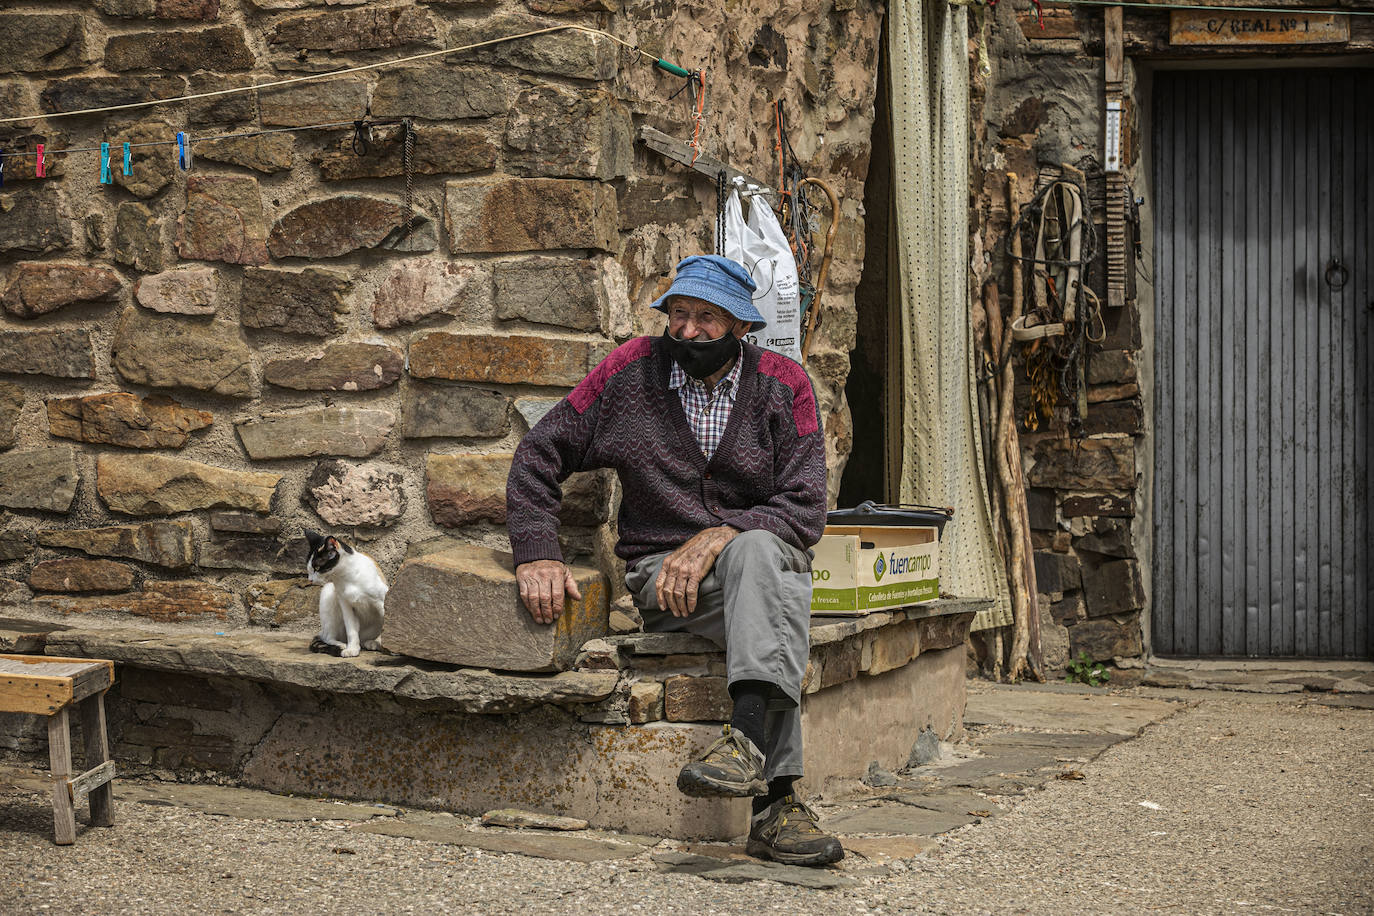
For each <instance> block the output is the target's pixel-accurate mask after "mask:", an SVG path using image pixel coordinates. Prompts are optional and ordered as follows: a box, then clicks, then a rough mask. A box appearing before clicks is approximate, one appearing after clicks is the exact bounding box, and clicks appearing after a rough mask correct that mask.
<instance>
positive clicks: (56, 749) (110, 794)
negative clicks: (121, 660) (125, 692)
mask: <svg viewBox="0 0 1374 916" xmlns="http://www.w3.org/2000/svg"><path fill="white" fill-rule="evenodd" d="M112 684H114V662H111V661H102V660H100V659H90V658H48V657H44V656H41V655H0V712H24V713H32V714H33V715H38V716H47V718H48V759H49V760H50V761H51V766H52V772H51V773H50V774H49V775H50V778H51V779H52V813H53V833H54V834H55V839H56V841H57V844H58V845H59V846H67V845H70V844H72V843H74V842H76V806H77V805H79V804H80V803H81V801H82V799H84V798H89V799H90V804H91V826H92V827H110V826H112V825H113V824H114V791H113V786H112V785H111V781H112V780H113V779H114V777H115V765H114V761H113V760H111V759H110V743H109V739H108V738H107V737H106V734H105V691H107V690H109V689H110V686H111V685H112ZM74 703H76V704H80V709H81V733H82V735H83V736H84V737H85V740H86V766H87V768H88V769H87V770H86V772H84V773H82V774H81V775H80V776H77V777H75V778H73V776H72V736H71V723H70V719H69V718H68V710H69V709H70V708H71V706H72V704H74Z"/></svg>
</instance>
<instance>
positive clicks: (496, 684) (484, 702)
mask: <svg viewBox="0 0 1374 916" xmlns="http://www.w3.org/2000/svg"><path fill="white" fill-rule="evenodd" d="M58 637H59V634H56V633H54V634H53V635H52V636H50V637H49V639H48V649H47V652H48V654H49V655H62V656H69V657H77V658H108V659H111V660H113V661H115V662H117V663H119V664H129V665H134V666H136V667H140V668H152V669H154V670H157V671H179V672H185V673H189V674H201V675H219V676H223V677H239V678H245V679H247V680H250V681H265V682H269V683H278V684H289V685H294V686H297V687H306V688H309V689H311V690H322V691H325V692H329V693H353V694H359V693H374V692H375V693H383V694H393V695H396V696H401V697H408V698H410V699H416V700H438V701H443V705H447V706H449V707H451V708H455V709H457V710H459V711H462V712H472V713H496V714H504V713H511V712H520V711H522V710H525V709H530V708H532V707H535V706H539V705H541V704H545V703H552V704H556V705H575V704H579V703H592V702H596V701H597V700H603V699H605V698H606V697H608V696H610V693H611V691H612V690H613V689H615V682H616V673H615V672H613V671H565V672H563V673H561V674H555V675H552V676H548V677H528V676H516V675H500V674H493V673H492V672H491V671H486V670H482V669H473V668H462V669H457V670H454V669H450V668H446V667H444V666H438V665H426V664H424V663H418V664H417V663H414V662H413V660H411V659H404V658H396V657H389V656H379V655H378V654H377V653H375V652H364V653H363V654H362V655H360V656H358V657H357V658H335V657H334V656H331V655H321V654H318V653H313V652H311V651H310V649H309V639H308V638H307V637H302V636H298V635H291V634H283V633H262V632H245V631H238V632H235V633H233V634H225V635H210V634H205V633H188V632H184V631H183V632H180V633H175V634H166V633H157V632H153V631H150V630H143V629H138V628H123V627H108V628H100V629H72V630H66V631H63V632H62V633H61V634H60V638H58Z"/></svg>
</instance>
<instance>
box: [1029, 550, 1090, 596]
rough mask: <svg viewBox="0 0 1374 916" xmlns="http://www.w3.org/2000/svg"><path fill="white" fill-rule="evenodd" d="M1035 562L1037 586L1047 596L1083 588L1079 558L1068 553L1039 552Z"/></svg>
mask: <svg viewBox="0 0 1374 916" xmlns="http://www.w3.org/2000/svg"><path fill="white" fill-rule="evenodd" d="M1034 560H1035V586H1036V589H1037V590H1038V591H1040V592H1043V593H1045V594H1050V593H1052V592H1071V591H1074V590H1075V589H1078V588H1081V587H1082V585H1083V579H1082V576H1081V574H1080V573H1079V568H1078V558H1077V557H1073V556H1070V555H1068V554H1066V553H1053V552H1051V551H1048V550H1037V551H1035V553H1034Z"/></svg>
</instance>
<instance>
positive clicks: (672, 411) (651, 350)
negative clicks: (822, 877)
mask: <svg viewBox="0 0 1374 916" xmlns="http://www.w3.org/2000/svg"><path fill="white" fill-rule="evenodd" d="M754 289H755V286H754V282H753V280H752V279H751V278H750V276H749V274H748V272H747V271H746V270H744V268H743V267H741V266H740V265H739V264H737V263H735V262H734V261H731V260H728V259H726V258H722V257H718V256H714V255H708V256H699V257H689V258H686V259H684V260H683V261H682V263H680V264H679V265H678V268H677V275H676V277H675V278H674V281H673V284H672V286H671V288H670V289H669V290H668V292H667V293H666V294H665V295H664V296H663V297H662V298H660V299H659V300H658V301H656V302H655V303H654V306H653V307H654V308H656V309H658V310H659V311H662V312H665V313H666V314H667V315H668V328H667V331H666V332H665V333H664V334H663V336H662V337H659V338H653V337H638V338H635V339H634V340H631V341H629V342H628V343H625V344H623V345H621V346H620V347H617V348H616V349H615V350H614V351H613V352H612V353H611V354H610V355H609V356H607V357H606V358H605V359H604V360H602V362H601V364H600V365H598V366H597V367H596V368H595V369H594V370H592V372H591V374H590V375H588V376H587V377H586V378H585V379H583V381H582V382H581V383H580V384H579V385H578V386H577V387H576V388H575V389H574V390H573V391H572V393H571V394H569V395H568V396H567V398H565V399H564V400H563V401H562V402H560V403H559V404H558V405H557V406H556V407H554V408H553V410H551V411H549V413H548V414H547V415H546V416H545V417H544V419H542V420H541V421H540V422H539V423H538V425H536V426H535V428H534V429H532V430H530V432H529V434H528V435H527V436H525V439H524V441H523V442H521V443H520V447H519V449H518V450H517V451H516V453H515V460H514V463H513V465H512V467H511V472H510V479H509V482H508V483H507V489H506V503H507V519H508V525H509V530H510V541H511V548H512V550H513V551H514V554H515V563H516V578H517V581H518V582H519V586H520V595H521V598H522V599H523V601H524V603H525V606H526V607H527V608H528V609H529V612H530V614H531V615H533V617H534V619H535V620H537V621H539V622H541V623H552V622H553V621H554V620H555V619H557V618H558V616H559V614H561V613H562V610H563V595H564V591H565V590H566V591H567V593H568V594H570V595H572V596H573V598H575V599H576V598H580V597H581V596H580V595H579V594H578V593H577V586H576V584H575V583H574V582H573V579H572V576H571V574H570V573H569V572H568V570H567V568H566V567H565V566H564V565H563V557H562V553H561V551H560V549H559V546H558V520H557V513H558V508H559V505H560V502H561V499H562V490H561V488H560V486H559V485H560V484H561V482H562V481H563V480H565V479H566V478H567V477H568V475H569V474H571V473H573V472H574V471H585V470H591V469H593V468H614V469H615V471H616V473H617V475H619V478H620V483H621V487H622V489H623V497H622V500H621V505H620V517H619V519H618V532H619V540H618V543H617V546H616V553H617V555H618V556H620V557H621V558H623V559H624V560H625V563H626V568H627V569H628V573H627V575H626V576H625V584H626V586H627V587H628V588H629V590H630V594H631V595H632V596H633V598H634V601H635V604H636V605H637V606H638V607H639V609H640V611H641V612H642V614H643V616H644V627H645V629H646V630H649V631H651V632H668V631H687V632H690V633H696V634H699V635H701V636H705V637H707V638H708V639H711V640H712V641H714V642H715V643H716V644H717V645H720V646H723V647H724V649H725V660H726V669H727V675H728V681H729V689H730V696H731V698H732V699H733V701H734V709H733V714H732V716H731V720H730V724H729V725H726V726H725V727H724V732H723V734H722V736H721V738H720V739H719V740H718V741H716V742H715V743H714V744H713V745H711V747H710V748H709V749H708V750H707V751H706V753H705V755H704V756H703V757H702V758H701V759H700V760H696V761H693V762H690V763H688V764H687V765H686V766H684V767H683V768H682V772H681V773H680V774H679V776H678V788H679V789H680V790H681V791H683V792H685V793H686V794H688V795H693V796H753V797H754V802H753V804H754V816H753V819H752V821H751V823H750V831H749V847H748V848H749V853H750V854H751V855H757V856H763V857H766V858H771V859H776V860H777V861H780V862H787V863H791V864H796V865H825V864H828V863H831V862H835V861H838V860H839V859H840V858H842V857H843V856H844V849H843V848H842V847H841V846H840V843H839V841H838V840H836V839H835V838H834V837H831V836H827V835H826V834H825V833H823V832H822V831H821V830H820V827H819V825H818V822H817V819H816V816H815V814H814V813H813V812H812V811H811V809H810V808H809V807H807V806H806V805H805V804H804V803H802V802H801V800H800V799H799V798H797V797H796V795H795V794H794V791H793V783H794V782H795V781H796V780H797V779H798V778H799V777H800V776H801V775H802V734H801V710H800V706H799V704H800V702H801V682H802V675H803V674H804V673H805V671H806V660H807V654H808V648H809V625H810V616H811V555H810V552H809V549H808V548H810V547H811V546H812V545H813V544H815V543H816V542H817V541H818V540H819V539H820V536H821V532H822V530H823V529H824V527H825V449H824V445H823V438H822V433H821V424H820V416H819V414H818V411H817V407H816V398H815V395H814V393H813V391H812V389H811V382H810V380H809V379H808V378H807V376H806V373H805V371H803V370H802V368H801V367H800V366H798V365H797V364H796V363H795V362H793V361H792V360H790V359H787V358H786V357H784V356H779V355H778V354H776V353H772V352H769V351H767V350H762V349H760V348H758V347H756V346H754V345H753V344H750V343H747V342H745V341H744V340H743V339H742V338H743V337H744V335H745V334H747V333H748V332H750V331H751V330H753V331H757V330H759V329H760V328H762V327H764V325H765V322H764V321H763V318H762V316H761V315H760V314H759V312H758V310H757V309H756V308H755V307H754V304H753V302H752V300H751V298H750V296H751V293H753V291H754Z"/></svg>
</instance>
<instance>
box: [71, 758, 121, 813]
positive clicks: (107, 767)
mask: <svg viewBox="0 0 1374 916" xmlns="http://www.w3.org/2000/svg"><path fill="white" fill-rule="evenodd" d="M114 778H115V764H114V761H113V760H106V761H105V762H104V763H102V764H100V765H99V766H95V767H91V768H90V769H89V770H87V771H86V772H84V773H82V774H81V775H80V776H78V777H76V778H75V779H69V780H67V791H68V792H69V793H70V794H71V797H72V804H73V805H79V804H81V803H82V802H83V801H85V799H86V796H87V795H89V794H91V792H93V791H94V790H96V789H99V788H100V787H101V786H103V785H105V784H106V783H108V782H109V781H110V780H111V779H114ZM98 826H102V827H108V826H110V825H109V824H100V825H98Z"/></svg>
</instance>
